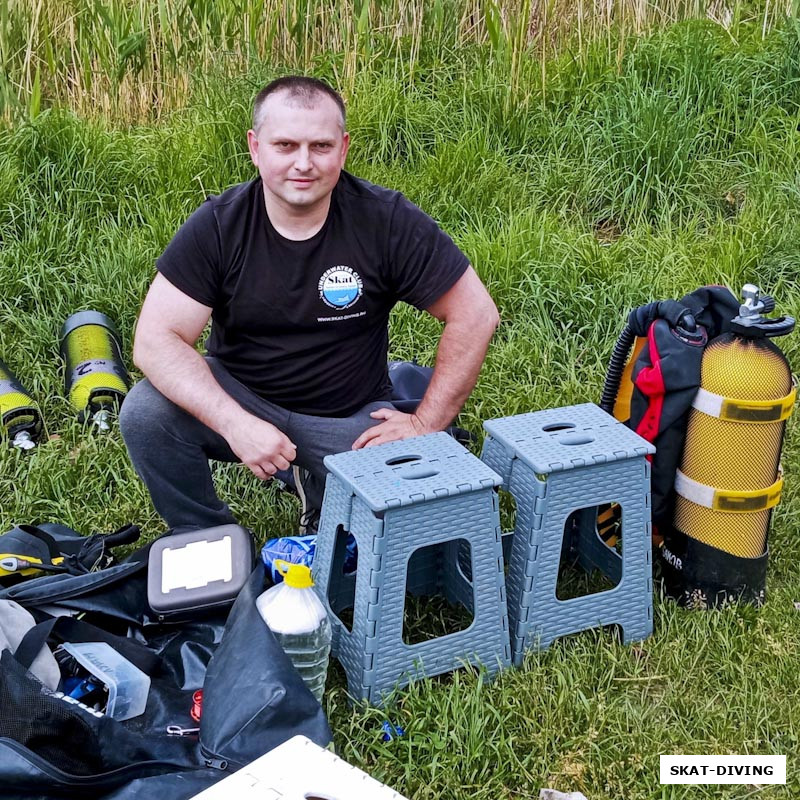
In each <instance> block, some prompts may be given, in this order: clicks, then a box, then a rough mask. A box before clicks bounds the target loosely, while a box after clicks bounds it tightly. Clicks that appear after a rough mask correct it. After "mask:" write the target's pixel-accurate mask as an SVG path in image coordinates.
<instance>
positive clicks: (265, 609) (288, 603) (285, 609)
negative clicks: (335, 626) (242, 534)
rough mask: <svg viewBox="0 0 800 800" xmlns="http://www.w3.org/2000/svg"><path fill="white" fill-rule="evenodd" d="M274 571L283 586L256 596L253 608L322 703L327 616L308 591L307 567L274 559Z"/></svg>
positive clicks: (310, 583)
mask: <svg viewBox="0 0 800 800" xmlns="http://www.w3.org/2000/svg"><path fill="white" fill-rule="evenodd" d="M275 568H276V569H278V570H279V571H280V573H281V574H282V575H283V583H279V584H277V585H276V586H273V587H271V588H270V589H267V591H266V592H264V593H263V594H262V595H260V596H259V598H258V599H257V600H256V608H258V611H259V613H260V614H261V617H262V619H263V620H264V622H266V623H267V625H268V626H269V628H270V630H271V631H272V632H273V633H274V634H275V638H276V639H277V640H278V642H280V645H281V647H282V648H283V651H284V652H285V653H286V655H287V656H289V658H290V659H291V661H292V664H294V666H295V669H297V671H298V672H299V673H300V675H301V676H302V678H303V680H304V681H305V684H306V686H308V688H309V689H310V690H311V693H312V694H313V695H314V697H316V698H317V700H319V701H322V693H323V692H324V691H325V678H326V676H327V674H328V656H329V655H330V652H331V624H330V621H329V620H328V613H327V612H326V611H325V606H324V605H323V604H322V602H321V601H320V599H319V598H318V597H317V595H316V593H315V592H314V590H313V589H312V588H311V587H312V586H313V585H314V581H313V580H312V579H311V570H310V569H309V568H308V567H307V566H305V565H303V564H290V563H289V562H288V561H283V560H281V559H276V561H275Z"/></svg>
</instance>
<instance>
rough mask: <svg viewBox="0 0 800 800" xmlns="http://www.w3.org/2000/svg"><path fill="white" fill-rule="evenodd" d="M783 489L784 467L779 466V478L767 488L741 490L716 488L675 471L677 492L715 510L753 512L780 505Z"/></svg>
mask: <svg viewBox="0 0 800 800" xmlns="http://www.w3.org/2000/svg"><path fill="white" fill-rule="evenodd" d="M782 489H783V469H782V468H780V467H779V468H778V480H776V481H775V483H773V484H772V486H767V487H766V488H765V489H756V490H755V491H740V490H734V489H716V488H714V487H713V486H707V485H706V484H705V483H700V482H699V481H696V480H694V479H692V478H690V477H689V476H688V475H686V474H685V473H683V472H681V471H680V470H677V471H676V472H675V492H676V493H677V494H679V495H680V496H681V497H683V498H685V499H686V500H689V501H690V502H692V503H695V505H698V506H704V507H705V508H712V509H714V510H715V511H728V512H734V513H747V514H749V513H752V512H753V511H765V510H766V509H768V508H772V507H773V506H776V505H778V502H779V501H780V499H781V490H782Z"/></svg>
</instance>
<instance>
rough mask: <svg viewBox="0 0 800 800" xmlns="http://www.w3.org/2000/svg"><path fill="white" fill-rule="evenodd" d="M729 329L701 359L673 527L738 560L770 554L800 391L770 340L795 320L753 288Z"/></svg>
mask: <svg viewBox="0 0 800 800" xmlns="http://www.w3.org/2000/svg"><path fill="white" fill-rule="evenodd" d="M742 294H743V297H744V302H743V304H742V305H741V306H740V309H739V316H737V317H735V318H734V320H733V321H732V323H731V331H730V332H729V333H725V334H723V335H721V336H718V337H717V338H716V339H714V340H713V341H712V342H711V343H710V344H709V345H708V347H707V348H706V350H705V352H704V353H703V361H702V372H701V382H700V389H699V390H698V392H697V395H696V396H695V399H694V402H693V404H692V409H691V411H690V413H689V419H688V425H687V430H686V440H685V444H684V449H683V458H682V461H681V465H680V469H679V470H678V473H677V475H676V480H675V492H676V500H675V520H674V524H675V528H676V530H677V531H679V532H681V533H683V534H685V535H686V536H688V537H690V539H694V540H697V541H699V542H703V543H704V544H706V545H709V546H711V547H714V548H716V549H717V550H721V551H723V552H725V553H730V554H731V555H733V556H738V557H741V558H749V559H753V558H757V557H759V556H761V555H762V554H763V553H764V552H765V548H766V541H767V530H768V527H769V520H770V515H771V509H772V508H773V507H774V506H775V505H777V503H778V501H779V499H780V496H781V487H782V484H783V478H782V475H781V470H780V455H781V446H782V444H783V432H784V427H785V425H786V419H787V418H788V417H789V415H790V414H791V412H792V407H793V405H794V400H795V389H794V387H793V383H792V375H791V370H790V368H789V364H788V363H787V361H786V359H785V357H784V356H783V353H781V351H780V350H779V349H778V348H777V347H776V346H775V345H774V344H773V343H772V342H770V341H769V339H768V338H767V337H772V336H779V335H782V334H785V333H789V332H790V331H791V330H792V328H793V327H794V320H793V319H792V318H791V317H781V318H777V319H769V318H766V317H764V316H763V315H762V312H767V313H769V312H770V311H772V310H773V309H774V307H775V303H774V301H773V300H772V298H770V297H766V296H765V297H759V290H758V288H757V287H756V286H753V285H752V284H748V285H747V286H745V288H744V290H743V293H742Z"/></svg>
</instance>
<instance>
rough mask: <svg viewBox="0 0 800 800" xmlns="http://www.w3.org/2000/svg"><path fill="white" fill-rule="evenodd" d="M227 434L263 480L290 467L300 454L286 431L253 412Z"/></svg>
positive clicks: (250, 466)
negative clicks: (280, 429)
mask: <svg viewBox="0 0 800 800" xmlns="http://www.w3.org/2000/svg"><path fill="white" fill-rule="evenodd" d="M223 435H224V436H225V439H226V440H227V442H228V444H229V445H230V447H231V450H233V452H234V453H235V454H236V456H238V458H239V460H240V461H241V462H242V464H244V465H245V466H246V467H247V468H248V469H249V470H250V471H251V472H252V473H253V474H254V475H255V476H256V477H257V478H261V480H262V481H265V480H268V479H269V478H271V477H272V476H273V475H274V474H275V473H276V472H277V471H278V470H279V469H289V466H290V464H291V462H292V461H294V459H295V456H296V455H297V448H296V447H295V445H294V442H292V440H291V439H289V437H288V436H286V434H284V433H282V432H281V431H279V430H278V429H277V428H276V427H275V426H274V425H272V424H271V423H269V422H266V421H265V420H263V419H259V418H258V417H254V416H252V415H250V414H248V415H246V416H245V417H244V418H243V419H242V420H241V421H237V424H236V425H235V426H234V427H233V428H232V429H231V430H230V431H226V432H225V434H223Z"/></svg>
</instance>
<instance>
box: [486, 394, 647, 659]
mask: <svg viewBox="0 0 800 800" xmlns="http://www.w3.org/2000/svg"><path fill="white" fill-rule="evenodd" d="M483 427H484V428H485V429H486V432H487V433H488V434H489V436H488V437H487V438H486V440H485V441H484V445H483V452H482V454H481V458H482V459H483V460H484V461H485V462H486V464H488V465H489V466H490V467H491V468H492V469H494V470H495V471H497V472H499V473H500V474H501V475H502V476H503V482H504V485H505V487H506V488H508V490H509V491H510V493H511V494H512V496H513V497H514V499H515V501H516V504H517V519H516V525H515V529H514V540H513V544H512V547H511V558H510V563H509V571H508V615H509V624H510V626H511V651H512V661H513V663H514V664H515V665H519V664H521V663H522V659H523V656H524V653H525V651H526V650H527V649H528V648H530V647H538V648H540V649H544V648H546V647H549V645H550V644H551V643H552V641H553V640H554V639H555V638H557V637H559V636H564V635H566V634H570V633H577V632H578V631H582V630H586V629H587V628H593V627H600V626H603V625H613V624H617V625H620V626H621V627H622V632H623V637H624V640H625V642H631V641H635V640H638V639H644V638H646V637H648V636H649V635H650V634H651V633H652V632H653V573H652V556H651V523H650V464H649V463H648V461H647V458H646V457H647V455H649V454H650V453H654V452H655V447H653V445H652V444H650V443H649V442H647V441H646V440H645V439H642V438H641V437H640V436H639V435H637V434H636V433H634V432H633V431H631V430H630V429H629V428H627V427H626V426H625V425H623V424H622V423H621V422H618V421H617V420H616V419H614V417H612V416H610V415H609V414H606V412H605V411H602V410H601V409H600V408H598V407H597V406H596V405H594V404H592V403H586V404H584V405H577V406H567V407H565V408H554V409H548V410H546V411H536V412H532V413H530V414H520V415H517V416H513V417H504V418H502V419H494V420H488V421H486V422H485V423H484V425H483ZM606 503H618V504H619V505H620V507H621V509H622V535H621V539H622V555H620V554H619V553H618V552H617V551H616V550H615V549H614V548H611V547H609V546H608V545H606V544H605V542H603V541H602V539H601V538H600V537H599V535H598V533H597V528H596V514H595V509H596V507H597V506H600V505H604V504H606ZM581 510H583V511H582V512H581ZM574 512H581V513H578V514H576V515H575V516H574V517H573V520H575V521H576V523H577V529H576V530H574V531H572V530H571V531H565V525H566V523H567V519H568V518H570V516H571V515H573V513H574ZM567 548H570V549H572V550H573V552H575V551H577V556H578V562H579V563H580V564H581V566H582V567H584V568H585V569H586V570H587V571H591V570H592V569H593V568H597V569H599V570H600V571H601V572H603V573H604V574H605V575H606V576H607V577H609V578H610V579H611V580H612V581H615V582H617V584H616V586H614V588H613V589H609V590H608V591H603V592H598V593H596V594H589V595H585V596H583V597H576V598H571V599H568V600H559V599H558V597H557V596H556V587H557V582H558V570H559V565H560V563H561V557H562V549H563V550H565V551H566V550H567Z"/></svg>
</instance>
